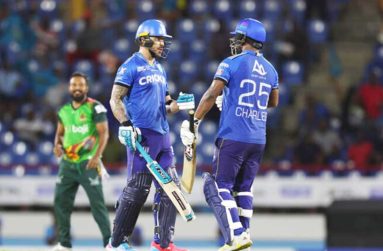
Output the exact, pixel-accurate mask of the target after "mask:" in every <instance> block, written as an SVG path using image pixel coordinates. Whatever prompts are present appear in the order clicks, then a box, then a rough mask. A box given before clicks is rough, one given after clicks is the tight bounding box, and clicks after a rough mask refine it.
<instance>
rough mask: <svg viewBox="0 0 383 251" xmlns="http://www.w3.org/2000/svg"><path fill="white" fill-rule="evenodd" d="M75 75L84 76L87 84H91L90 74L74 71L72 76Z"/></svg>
mask: <svg viewBox="0 0 383 251" xmlns="http://www.w3.org/2000/svg"><path fill="white" fill-rule="evenodd" d="M73 77H82V78H84V79H85V82H86V84H87V85H88V84H89V78H88V75H86V74H85V73H82V72H79V71H76V72H73V73H72V75H71V76H70V78H73Z"/></svg>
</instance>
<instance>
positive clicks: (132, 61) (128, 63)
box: [120, 53, 138, 69]
mask: <svg viewBox="0 0 383 251" xmlns="http://www.w3.org/2000/svg"><path fill="white" fill-rule="evenodd" d="M137 60H138V57H137V54H136V53H134V54H133V55H132V56H130V57H129V58H127V59H126V60H125V61H124V62H123V63H122V64H121V66H120V68H129V69H134V68H135V66H136V65H137Z"/></svg>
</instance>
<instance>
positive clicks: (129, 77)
mask: <svg viewBox="0 0 383 251" xmlns="http://www.w3.org/2000/svg"><path fill="white" fill-rule="evenodd" d="M134 74H135V71H134V68H133V67H130V65H129V64H127V63H124V64H123V65H121V66H120V67H119V68H118V71H117V74H116V78H115V79H114V83H119V84H120V85H124V86H131V85H132V84H133V81H134Z"/></svg>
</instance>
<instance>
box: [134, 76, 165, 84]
mask: <svg viewBox="0 0 383 251" xmlns="http://www.w3.org/2000/svg"><path fill="white" fill-rule="evenodd" d="M138 83H139V84H140V85H147V84H157V83H159V84H165V83H166V80H165V77H164V76H162V75H159V74H152V75H147V76H144V77H141V78H140V79H139V80H138Z"/></svg>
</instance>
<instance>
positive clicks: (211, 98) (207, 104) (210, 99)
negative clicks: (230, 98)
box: [194, 79, 225, 119]
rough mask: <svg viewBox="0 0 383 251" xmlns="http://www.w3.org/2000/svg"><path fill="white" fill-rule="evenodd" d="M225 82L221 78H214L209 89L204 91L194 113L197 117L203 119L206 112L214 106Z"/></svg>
mask: <svg viewBox="0 0 383 251" xmlns="http://www.w3.org/2000/svg"><path fill="white" fill-rule="evenodd" d="M224 87H225V82H224V81H223V80H221V79H214V80H213V82H212V83H211V85H210V87H209V89H207V91H206V92H205V93H204V95H203V96H202V99H201V101H200V103H199V105H198V108H197V111H196V113H195V115H194V117H195V118H196V119H203V117H205V115H206V113H208V112H209V111H210V109H211V108H212V107H213V105H214V103H215V100H216V99H217V97H218V96H219V95H220V94H221V93H222V90H223V88H224Z"/></svg>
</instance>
